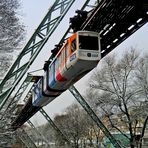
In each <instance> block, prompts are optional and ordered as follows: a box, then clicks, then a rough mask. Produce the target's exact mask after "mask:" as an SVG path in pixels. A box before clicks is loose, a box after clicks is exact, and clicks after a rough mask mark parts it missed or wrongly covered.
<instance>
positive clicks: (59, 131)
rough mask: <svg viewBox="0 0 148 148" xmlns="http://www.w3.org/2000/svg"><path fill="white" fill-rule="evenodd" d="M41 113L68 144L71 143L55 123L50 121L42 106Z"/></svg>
mask: <svg viewBox="0 0 148 148" xmlns="http://www.w3.org/2000/svg"><path fill="white" fill-rule="evenodd" d="M40 112H41V114H42V115H43V116H44V117H45V119H46V120H47V121H48V123H49V124H50V125H51V126H52V127H53V128H54V129H55V130H56V131H57V132H58V133H59V134H60V135H61V137H63V139H64V140H65V141H66V142H67V143H68V144H69V145H71V142H70V140H69V139H68V138H67V137H66V136H65V135H64V134H63V133H62V131H61V130H60V129H59V128H58V127H57V126H56V125H55V123H54V122H53V121H52V119H51V118H50V117H49V116H48V114H47V113H46V112H45V111H44V109H43V108H42V109H41V110H40Z"/></svg>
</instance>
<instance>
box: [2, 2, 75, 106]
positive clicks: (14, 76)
mask: <svg viewBox="0 0 148 148" xmlns="http://www.w3.org/2000/svg"><path fill="white" fill-rule="evenodd" d="M74 2H75V0H62V1H61V0H56V1H55V3H54V4H53V5H52V7H51V8H50V10H49V11H48V13H47V14H46V16H45V18H44V19H43V20H42V22H41V24H40V25H39V27H38V28H37V29H36V31H35V32H34V34H33V35H32V37H31V39H30V40H29V41H28V43H27V44H26V46H25V47H24V49H23V50H22V52H21V53H20V55H19V56H18V58H17V60H16V61H15V62H14V64H13V65H12V67H11V68H10V70H9V71H8V73H7V74H6V76H5V77H4V79H3V80H2V82H1V84H0V92H1V95H0V102H1V104H0V109H2V108H3V106H4V105H5V103H6V101H7V100H8V99H9V97H10V95H11V94H12V92H13V91H14V89H15V88H16V86H18V84H19V83H20V81H21V80H22V78H23V77H24V75H25V73H26V72H27V70H28V69H29V67H30V66H31V64H32V63H33V62H34V60H35V58H36V57H37V55H38V54H39V52H40V51H41V50H42V48H43V46H44V45H45V43H46V42H47V40H48V39H49V37H50V36H51V35H52V33H53V32H54V30H55V29H56V28H57V26H58V25H59V23H60V22H61V20H62V19H63V17H64V16H65V14H66V13H67V11H68V10H69V9H70V7H71V6H72V4H73V3H74ZM61 3H62V4H63V5H62V7H61ZM63 7H64V9H63ZM61 9H62V11H59V10H61ZM55 12H57V15H56V17H55V16H54V15H53V16H52V14H54V13H55ZM59 12H60V13H59ZM58 14H59V15H58ZM49 18H50V19H49ZM26 56H27V57H28V60H26V63H25V64H24V62H22V61H23V60H24V58H25V57H26ZM21 63H23V64H21ZM10 81H11V84H12V85H9V86H8V85H7V84H8V83H9V82H10ZM20 89H21V88H20ZM3 93H4V94H5V95H3Z"/></svg>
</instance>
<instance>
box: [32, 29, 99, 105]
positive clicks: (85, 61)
mask: <svg viewBox="0 0 148 148" xmlns="http://www.w3.org/2000/svg"><path fill="white" fill-rule="evenodd" d="M100 59H101V52H100V37H99V34H98V33H97V32H91V31H78V32H76V33H74V34H73V35H72V36H71V37H69V38H68V39H67V41H66V43H65V44H64V45H63V46H62V48H61V49H60V50H59V52H58V53H57V55H56V56H55V58H54V59H53V61H52V62H51V63H50V64H49V66H48V68H47V71H45V74H44V76H43V78H42V79H41V80H40V81H39V82H38V84H37V85H36V86H35V87H34V89H33V99H32V100H33V105H34V106H40V107H41V106H44V105H46V104H48V103H49V102H51V101H52V100H53V99H55V98H56V97H57V96H59V95H60V94H61V93H62V92H64V91H65V90H66V89H68V88H69V86H70V85H72V84H74V83H75V82H77V81H78V80H79V79H80V78H82V77H83V76H84V75H85V74H87V73H88V72H89V71H90V70H92V69H93V68H94V67H96V65H97V64H98V62H99V60H100ZM37 90H38V91H37ZM37 92H38V93H37ZM39 92H40V93H39Z"/></svg>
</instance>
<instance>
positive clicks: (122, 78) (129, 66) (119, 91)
mask: <svg viewBox="0 0 148 148" xmlns="http://www.w3.org/2000/svg"><path fill="white" fill-rule="evenodd" d="M139 60H140V56H139V53H137V52H136V50H134V49H132V50H130V51H129V52H126V53H125V54H124V55H123V57H122V58H121V59H118V60H117V59H116V58H115V56H114V55H113V56H109V57H107V58H105V60H104V62H103V64H102V65H101V67H99V69H97V70H96V71H95V72H94V74H93V75H92V77H91V82H90V87H91V89H93V90H94V91H95V92H97V93H98V95H97V98H96V104H97V105H98V107H99V109H101V110H102V111H103V114H104V115H105V116H107V117H108V121H109V123H110V126H111V127H112V128H113V129H115V130H116V131H118V132H120V133H121V134H122V135H124V136H125V137H126V138H127V139H129V141H130V146H131V148H134V147H136V146H137V145H138V144H137V138H139V137H138V136H139V135H137V134H138V128H139V122H140V121H141V122H142V119H141V116H139V113H140V112H141V111H140V109H144V108H145V106H144V105H143V104H142V102H143V101H144V99H143V97H142V96H141V92H142V91H143V89H142V87H139V86H138V85H135V81H137V77H136V76H135V73H136V71H137V66H138V62H139ZM143 107H144V108H143ZM103 114H102V115H103ZM115 117H116V118H115ZM119 119H120V122H119ZM122 127H124V128H123V129H122ZM125 131H128V132H129V133H130V136H128V135H127V134H126V133H125Z"/></svg>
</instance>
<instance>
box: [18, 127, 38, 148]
mask: <svg viewBox="0 0 148 148" xmlns="http://www.w3.org/2000/svg"><path fill="white" fill-rule="evenodd" d="M17 135H18V137H19V139H21V141H22V142H23V143H24V144H25V145H26V146H27V148H37V146H36V145H35V143H34V142H33V140H32V139H31V138H30V136H29V135H28V134H27V133H26V131H25V130H24V129H22V128H20V129H18V130H17Z"/></svg>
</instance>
